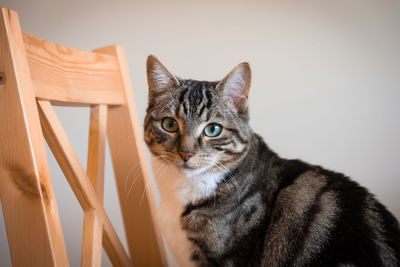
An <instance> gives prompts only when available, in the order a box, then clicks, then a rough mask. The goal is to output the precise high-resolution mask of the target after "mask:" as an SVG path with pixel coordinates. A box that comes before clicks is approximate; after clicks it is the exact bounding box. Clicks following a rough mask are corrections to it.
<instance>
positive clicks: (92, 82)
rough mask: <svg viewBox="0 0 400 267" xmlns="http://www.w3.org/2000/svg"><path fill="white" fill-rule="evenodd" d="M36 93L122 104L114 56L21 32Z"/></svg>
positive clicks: (66, 99)
mask: <svg viewBox="0 0 400 267" xmlns="http://www.w3.org/2000/svg"><path fill="white" fill-rule="evenodd" d="M23 38H24V43H25V49H26V55H27V59H28V63H29V67H30V69H31V75H32V81H33V84H34V87H35V89H36V94H35V95H36V97H38V98H39V99H43V100H55V101H61V102H73V103H85V104H123V103H124V96H123V83H122V81H121V76H120V74H119V65H118V61H117V59H116V58H115V57H112V56H107V55H101V54H96V53H92V52H85V51H81V50H76V49H72V48H69V47H65V46H61V45H58V44H54V43H51V42H48V41H45V40H42V39H40V38H38V37H35V36H32V35H30V34H28V33H23Z"/></svg>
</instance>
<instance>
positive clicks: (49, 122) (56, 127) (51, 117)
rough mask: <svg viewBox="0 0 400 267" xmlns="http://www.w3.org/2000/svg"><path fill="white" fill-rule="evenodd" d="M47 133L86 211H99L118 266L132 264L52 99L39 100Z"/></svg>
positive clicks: (107, 243)
mask: <svg viewBox="0 0 400 267" xmlns="http://www.w3.org/2000/svg"><path fill="white" fill-rule="evenodd" d="M38 104H39V105H38V106H39V114H40V121H41V125H42V129H43V133H44V137H45V138H46V141H47V143H48V145H49V147H50V149H51V151H52V152H53V155H54V157H55V159H56V160H57V162H58V164H59V165H60V168H61V170H62V171H63V173H64V175H65V177H66V178H67V181H68V183H69V184H70V186H71V189H72V191H73V192H74V194H75V196H76V198H77V199H78V201H79V203H80V205H81V207H82V209H83V210H84V212H85V213H86V212H91V211H95V212H96V214H97V215H98V216H99V218H100V219H101V221H102V223H103V226H104V232H103V239H104V243H103V245H104V249H105V251H106V253H107V255H108V257H109V258H110V261H111V262H112V264H113V265H114V266H131V265H132V263H131V261H130V259H129V257H128V255H127V254H126V252H125V250H124V248H123V246H122V244H121V241H120V240H119V238H118V236H117V234H116V232H115V230H114V228H113V226H112V224H111V222H110V220H109V218H108V216H107V214H106V212H105V211H104V208H103V205H102V203H101V202H100V201H99V200H98V198H97V193H96V191H95V190H94V187H93V185H92V184H91V182H90V180H89V178H88V176H87V175H86V172H85V170H84V169H83V167H82V165H81V163H80V161H79V159H78V156H77V155H76V154H75V151H74V150H73V148H72V145H71V143H70V142H69V139H68V137H67V134H66V133H65V131H64V129H63V127H62V125H61V123H60V121H59V119H58V117H57V115H56V113H55V111H54V109H53V107H52V106H51V104H50V102H49V101H44V100H41V101H38Z"/></svg>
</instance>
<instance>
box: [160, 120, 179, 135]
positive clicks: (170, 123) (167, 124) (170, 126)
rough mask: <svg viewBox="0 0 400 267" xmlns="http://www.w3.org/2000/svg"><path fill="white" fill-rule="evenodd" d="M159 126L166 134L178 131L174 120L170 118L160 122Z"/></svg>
mask: <svg viewBox="0 0 400 267" xmlns="http://www.w3.org/2000/svg"><path fill="white" fill-rule="evenodd" d="M161 125H162V127H163V129H164V130H166V131H167V132H170V133H173V132H176V131H178V128H179V127H178V123H177V122H176V120H174V119H173V118H171V117H165V118H164V119H163V120H162V122H161Z"/></svg>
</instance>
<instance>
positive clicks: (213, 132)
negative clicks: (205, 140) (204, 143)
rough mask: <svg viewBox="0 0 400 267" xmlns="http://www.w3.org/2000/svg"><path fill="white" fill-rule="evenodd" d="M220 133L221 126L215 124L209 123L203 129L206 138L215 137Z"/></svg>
mask: <svg viewBox="0 0 400 267" xmlns="http://www.w3.org/2000/svg"><path fill="white" fill-rule="evenodd" d="M221 131H222V126H221V125H219V124H216V123H210V124H209V125H207V126H206V128H204V134H205V135H206V136H208V137H216V136H218V135H219V134H220V133H221Z"/></svg>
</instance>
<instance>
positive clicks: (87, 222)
mask: <svg viewBox="0 0 400 267" xmlns="http://www.w3.org/2000/svg"><path fill="white" fill-rule="evenodd" d="M102 238H103V223H102V222H101V219H100V218H99V216H98V215H97V214H96V212H95V211H88V212H85V215H84V219H83V240H82V258H81V266H82V267H83V266H85V267H86V266H88V267H89V266H93V267H95V266H101V252H102V248H103V246H102V242H103V241H102Z"/></svg>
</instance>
